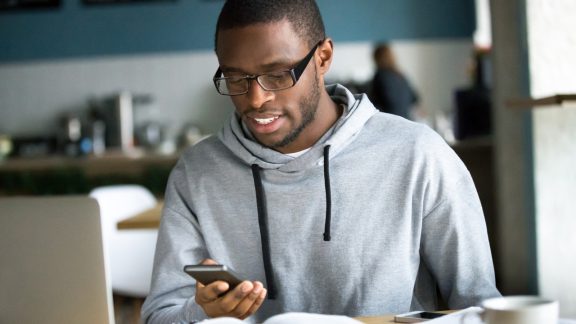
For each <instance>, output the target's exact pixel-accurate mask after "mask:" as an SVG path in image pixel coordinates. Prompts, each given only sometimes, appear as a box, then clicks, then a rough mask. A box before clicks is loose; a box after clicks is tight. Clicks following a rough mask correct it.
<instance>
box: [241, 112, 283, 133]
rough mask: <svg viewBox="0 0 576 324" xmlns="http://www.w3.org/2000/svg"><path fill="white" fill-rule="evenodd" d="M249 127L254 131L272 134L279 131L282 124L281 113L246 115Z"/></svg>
mask: <svg viewBox="0 0 576 324" xmlns="http://www.w3.org/2000/svg"><path fill="white" fill-rule="evenodd" d="M246 117H247V118H246V121H247V122H248V125H249V128H250V130H251V131H252V132H254V133H259V134H270V133H273V132H275V131H277V130H278V129H279V128H280V126H281V125H282V118H280V117H281V116H280V115H272V114H258V115H256V114H254V115H248V116H246Z"/></svg>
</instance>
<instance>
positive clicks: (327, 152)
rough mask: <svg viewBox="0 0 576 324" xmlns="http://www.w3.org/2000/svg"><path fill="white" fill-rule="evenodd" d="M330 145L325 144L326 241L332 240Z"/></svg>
mask: <svg viewBox="0 0 576 324" xmlns="http://www.w3.org/2000/svg"><path fill="white" fill-rule="evenodd" d="M329 161H330V145H326V146H324V189H325V190H326V218H325V220H324V241H330V221H331V219H332V190H330V162H329Z"/></svg>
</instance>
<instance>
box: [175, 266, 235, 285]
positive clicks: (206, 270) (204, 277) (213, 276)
mask: <svg viewBox="0 0 576 324" xmlns="http://www.w3.org/2000/svg"><path fill="white" fill-rule="evenodd" d="M184 272H186V273H187V274H189V275H190V276H192V277H193V278H194V279H196V280H197V281H199V282H201V283H202V284H203V285H209V284H211V283H213V282H214V281H219V280H221V281H226V282H227V283H228V284H229V285H230V288H234V287H236V286H237V285H239V284H240V283H241V282H242V280H240V279H239V278H240V276H239V275H237V274H236V273H235V272H234V271H233V270H232V269H230V268H228V267H227V266H225V265H221V264H218V265H187V266H185V267H184Z"/></svg>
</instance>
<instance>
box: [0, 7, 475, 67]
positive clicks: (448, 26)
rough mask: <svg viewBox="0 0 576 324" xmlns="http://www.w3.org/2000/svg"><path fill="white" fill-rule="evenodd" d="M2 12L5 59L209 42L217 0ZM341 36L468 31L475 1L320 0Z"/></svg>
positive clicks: (330, 27) (0, 55)
mask: <svg viewBox="0 0 576 324" xmlns="http://www.w3.org/2000/svg"><path fill="white" fill-rule="evenodd" d="M61 1H62V4H61V6H60V8H58V9H53V10H34V11H17V12H16V11H13V12H0V62H9V61H22V60H35V59H59V58H77V57H89V56H102V55H118V54H134V53H154V52H169V51H185V50H195V49H210V48H212V44H213V34H214V25H215V22H216V18H217V15H218V12H219V10H220V7H221V6H222V4H223V3H224V1H219V0H175V1H174V2H168V1H167V2H150V3H133V4H121V5H99V6H84V5H82V3H81V0H61ZM318 4H319V6H320V9H321V11H322V13H323V16H324V19H325V24H326V28H327V31H328V33H329V35H330V36H331V37H333V38H334V39H335V40H336V41H367V40H368V41H380V40H396V39H430V38H434V39H441V38H462V37H468V38H469V37H471V36H472V33H473V31H474V26H475V18H474V0H356V1H350V0H346V1H345V0H318Z"/></svg>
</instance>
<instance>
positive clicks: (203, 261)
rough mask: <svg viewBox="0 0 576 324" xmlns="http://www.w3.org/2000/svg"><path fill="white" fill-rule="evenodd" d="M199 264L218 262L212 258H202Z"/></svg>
mask: <svg viewBox="0 0 576 324" xmlns="http://www.w3.org/2000/svg"><path fill="white" fill-rule="evenodd" d="M200 264H205V265H208V264H218V262H216V261H214V260H212V259H204V260H202V262H200Z"/></svg>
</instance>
